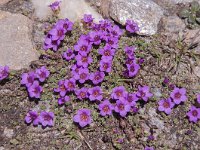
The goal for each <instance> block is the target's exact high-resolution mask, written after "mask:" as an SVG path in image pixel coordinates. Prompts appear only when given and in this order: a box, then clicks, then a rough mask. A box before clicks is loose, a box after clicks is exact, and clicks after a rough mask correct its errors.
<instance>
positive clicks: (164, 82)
mask: <svg viewBox="0 0 200 150" xmlns="http://www.w3.org/2000/svg"><path fill="white" fill-rule="evenodd" d="M163 84H165V85H167V84H169V78H168V77H165V78H164V80H163Z"/></svg>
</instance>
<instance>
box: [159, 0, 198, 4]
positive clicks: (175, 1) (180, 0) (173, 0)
mask: <svg viewBox="0 0 200 150" xmlns="http://www.w3.org/2000/svg"><path fill="white" fill-rule="evenodd" d="M162 1H166V2H168V3H171V4H178V3H183V4H185V3H190V2H192V1H194V0H162ZM196 1H198V2H200V0H196Z"/></svg>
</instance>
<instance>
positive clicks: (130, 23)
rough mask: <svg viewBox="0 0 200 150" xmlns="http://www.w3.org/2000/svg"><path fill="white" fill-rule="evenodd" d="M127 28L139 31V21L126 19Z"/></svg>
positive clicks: (131, 30) (131, 31)
mask: <svg viewBox="0 0 200 150" xmlns="http://www.w3.org/2000/svg"><path fill="white" fill-rule="evenodd" d="M126 30H127V31H129V32H130V33H135V32H137V31H139V27H138V25H137V23H135V22H134V21H132V20H127V21H126Z"/></svg>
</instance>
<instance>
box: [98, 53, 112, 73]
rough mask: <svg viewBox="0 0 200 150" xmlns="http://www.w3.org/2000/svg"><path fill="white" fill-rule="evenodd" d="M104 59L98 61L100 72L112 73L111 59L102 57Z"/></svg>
mask: <svg viewBox="0 0 200 150" xmlns="http://www.w3.org/2000/svg"><path fill="white" fill-rule="evenodd" d="M103 58H104V59H101V61H100V68H99V69H100V71H105V72H108V73H109V72H111V71H112V57H107V59H105V57H103Z"/></svg>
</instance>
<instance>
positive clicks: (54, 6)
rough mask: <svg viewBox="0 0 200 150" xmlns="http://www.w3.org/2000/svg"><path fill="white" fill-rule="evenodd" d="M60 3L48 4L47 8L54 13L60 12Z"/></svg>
mask: <svg viewBox="0 0 200 150" xmlns="http://www.w3.org/2000/svg"><path fill="white" fill-rule="evenodd" d="M60 3H61V1H55V2H53V3H52V4H50V5H49V7H50V8H51V10H52V11H54V12H56V11H58V10H60Z"/></svg>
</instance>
